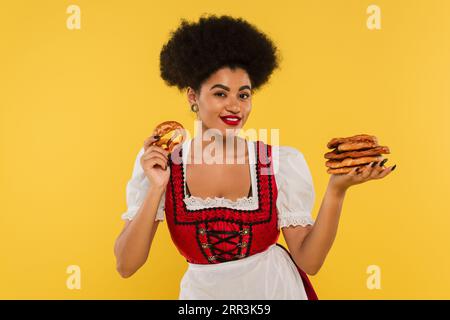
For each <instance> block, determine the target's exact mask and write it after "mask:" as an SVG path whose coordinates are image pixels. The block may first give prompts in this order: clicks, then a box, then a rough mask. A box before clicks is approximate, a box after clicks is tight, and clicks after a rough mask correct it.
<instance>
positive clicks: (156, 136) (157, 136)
mask: <svg viewBox="0 0 450 320" xmlns="http://www.w3.org/2000/svg"><path fill="white" fill-rule="evenodd" d="M153 138H155V139H159V138H161V136H159V135H154V136H153Z"/></svg>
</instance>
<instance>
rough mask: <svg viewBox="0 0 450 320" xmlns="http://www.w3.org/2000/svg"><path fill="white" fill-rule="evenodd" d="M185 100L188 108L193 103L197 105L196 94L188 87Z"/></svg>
mask: <svg viewBox="0 0 450 320" xmlns="http://www.w3.org/2000/svg"><path fill="white" fill-rule="evenodd" d="M187 98H188V102H189V105H190V106H191V105H193V104H194V103H198V97H197V93H196V92H195V90H194V89H192V88H191V87H188V89H187Z"/></svg>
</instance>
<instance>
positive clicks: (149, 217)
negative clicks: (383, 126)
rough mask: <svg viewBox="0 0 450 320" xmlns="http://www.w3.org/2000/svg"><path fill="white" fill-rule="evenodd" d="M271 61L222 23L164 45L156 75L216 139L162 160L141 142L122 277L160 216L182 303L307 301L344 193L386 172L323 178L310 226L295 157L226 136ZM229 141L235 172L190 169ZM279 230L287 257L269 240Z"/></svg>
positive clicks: (123, 240)
mask: <svg viewBox="0 0 450 320" xmlns="http://www.w3.org/2000/svg"><path fill="white" fill-rule="evenodd" d="M276 53H277V49H276V47H275V46H274V44H273V43H272V42H271V41H270V40H269V39H268V38H267V36H266V35H264V34H263V33H261V32H260V31H258V29H257V28H255V27H254V26H252V25H250V24H249V23H248V22H246V21H244V20H242V19H235V18H232V17H229V16H221V17H216V16H211V17H202V18H200V20H199V22H197V23H192V24H189V23H187V22H186V21H183V22H182V24H181V26H180V27H179V28H178V29H177V30H176V32H174V33H173V34H172V37H171V39H170V41H169V42H168V43H167V44H166V45H165V46H164V47H163V49H162V51H161V55H160V63H161V65H160V66H161V76H162V78H163V79H164V80H165V81H166V83H167V84H168V85H175V86H177V87H178V88H179V89H180V90H183V89H186V88H187V98H188V101H189V104H190V105H191V109H192V111H193V112H195V113H196V115H197V119H198V120H200V121H201V125H202V129H203V131H205V130H210V131H211V130H212V131H213V132H214V133H213V138H214V139H213V141H214V142H211V139H210V140H209V141H208V140H205V139H204V138H203V137H201V136H196V137H194V138H193V139H186V141H184V142H183V144H182V145H180V146H178V147H177V148H176V149H175V150H174V151H173V152H172V154H170V155H169V153H168V152H167V151H165V150H164V149H162V148H160V147H158V146H150V144H151V143H152V142H154V141H156V140H157V139H158V138H159V137H154V136H152V137H150V138H148V139H147V140H146V141H145V142H144V146H143V148H141V150H140V151H139V153H138V155H137V157H136V161H135V165H134V170H133V175H132V178H131V180H130V181H129V183H128V185H127V204H128V210H127V211H126V212H125V213H124V214H123V215H122V219H124V220H126V224H125V226H124V229H123V231H122V232H121V234H120V235H119V237H118V239H117V241H116V245H115V254H116V257H117V269H118V271H119V273H120V274H121V275H122V276H123V277H129V276H131V275H132V274H133V273H135V272H136V271H137V270H138V269H139V268H140V267H141V266H142V265H143V264H144V263H145V261H146V259H147V257H148V253H149V250H150V247H151V244H152V241H153V238H154V235H155V233H156V230H157V228H158V224H159V222H160V221H163V220H164V219H165V218H166V221H167V223H168V228H169V231H170V234H171V237H172V240H173V241H174V243H175V245H176V246H177V248H178V250H179V252H180V253H181V254H182V255H183V256H184V257H185V258H186V260H187V262H188V269H187V271H186V273H185V274H184V276H183V279H182V281H181V285H180V295H179V298H180V299H317V295H316V294H315V292H314V289H313V287H312V285H311V283H310V282H309V279H308V277H307V275H306V274H310V275H314V274H316V273H317V272H318V271H319V269H320V268H321V266H322V264H323V262H324V260H325V257H326V255H327V253H328V251H329V250H330V248H331V246H332V243H333V241H334V238H335V234H336V231H337V226H338V221H339V215H340V212H341V207H342V203H343V201H344V196H345V193H346V190H347V189H348V188H349V187H350V186H352V185H356V184H359V183H362V182H366V181H369V180H371V179H380V178H383V177H385V176H386V175H388V174H389V173H390V172H391V171H392V167H390V168H385V167H384V166H383V165H384V163H381V165H377V166H375V167H373V166H372V163H371V164H369V165H367V167H366V168H365V169H364V170H362V171H361V172H356V171H352V172H350V173H348V174H345V175H330V180H329V184H328V187H327V190H326V194H325V197H324V199H323V202H322V205H321V208H320V211H319V214H318V216H317V219H316V221H314V220H313V219H312V217H311V210H312V208H313V206H314V200H315V193H314V186H313V181H312V177H311V173H310V171H309V168H308V165H307V163H306V160H305V158H304V156H303V154H302V153H301V152H300V151H298V150H297V149H295V148H292V147H288V146H278V147H276V146H271V145H269V144H265V143H263V142H262V141H255V142H251V141H249V140H247V139H242V138H240V137H238V136H237V135H236V134H235V133H236V132H238V130H239V129H241V128H242V127H243V126H244V124H245V123H246V121H247V120H248V117H249V115H250V111H251V108H252V104H251V97H252V95H253V93H254V92H255V90H257V89H259V88H260V87H261V86H262V85H263V84H265V83H267V81H268V79H269V77H270V75H271V73H272V72H273V70H274V69H276V68H277V67H278V66H279V62H278V57H277V54H276ZM230 132H231V134H230ZM230 140H231V141H233V142H234V144H238V145H239V143H242V142H243V145H244V146H245V147H244V152H243V154H241V156H239V155H238V156H233V159H234V160H238V159H239V160H242V161H241V162H243V163H240V164H236V161H233V162H232V165H229V164H228V163H227V164H220V163H219V164H217V163H213V164H210V163H204V162H202V161H200V163H197V162H196V161H194V160H195V159H199V158H201V156H202V155H204V154H205V152H204V151H206V150H208V148H210V147H211V144H216V145H215V147H217V142H223V143H222V144H219V145H220V146H221V148H222V147H223V153H224V154H229V153H233V152H231V151H234V144H230V143H228V141H230ZM194 146H196V147H195V148H194ZM194 149H195V150H194ZM219 151H220V150H219ZM215 153H216V151H215ZM174 155H176V156H177V157H178V159H181V161H178V162H177V161H174V159H176V157H174ZM274 155H276V156H274ZM237 162H238V163H239V161H237ZM275 168H277V170H274V169H275ZM263 172H268V174H264V173H263ZM164 212H165V216H164ZM280 230H281V231H282V232H283V236H284V238H285V240H286V243H287V247H288V249H289V250H287V249H286V248H284V247H283V246H281V245H280V244H278V243H277V240H278V236H279V234H280Z"/></svg>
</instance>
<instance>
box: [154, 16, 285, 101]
mask: <svg viewBox="0 0 450 320" xmlns="http://www.w3.org/2000/svg"><path fill="white" fill-rule="evenodd" d="M170 35H171V37H170V39H169V41H168V42H167V43H166V44H165V45H164V46H163V48H162V49H161V52H160V72H161V77H162V79H163V80H164V81H165V83H166V84H167V85H169V86H176V87H177V88H178V89H179V90H180V91H182V90H183V89H185V88H187V87H191V88H193V89H194V90H195V91H197V92H199V91H200V87H201V85H202V83H203V81H205V80H206V79H207V78H208V77H209V76H210V75H212V74H213V73H214V72H216V71H217V70H219V69H221V68H222V67H230V68H231V69H234V68H236V67H240V68H242V69H244V70H245V71H246V72H247V74H248V75H249V78H250V81H251V85H252V89H253V90H258V88H260V87H261V86H262V85H264V84H265V83H266V82H267V81H268V80H269V77H270V75H271V74H272V72H273V71H274V69H276V68H278V67H279V56H278V55H277V53H278V51H277V47H276V46H275V45H274V43H273V42H272V41H271V40H270V39H269V38H268V37H267V36H266V35H265V34H264V33H262V32H260V31H259V30H258V29H257V28H256V27H254V26H253V25H251V24H249V23H248V22H247V21H245V20H243V19H241V18H233V17H230V16H228V15H223V16H220V17H217V16H215V15H211V16H209V17H208V16H204V15H203V16H201V17H200V19H199V21H198V22H197V23H189V22H187V21H186V20H185V19H181V25H180V26H179V27H178V29H176V30H175V31H172V32H171V33H170Z"/></svg>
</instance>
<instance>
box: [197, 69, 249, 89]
mask: <svg viewBox="0 0 450 320" xmlns="http://www.w3.org/2000/svg"><path fill="white" fill-rule="evenodd" d="M217 83H220V84H224V85H226V86H228V87H230V88H232V89H233V87H236V88H239V87H240V86H243V85H249V86H250V85H251V82H250V78H249V76H248V73H247V72H246V71H245V70H244V69H242V68H235V69H231V68H229V67H224V68H221V69H219V70H217V71H216V72H214V73H213V74H212V75H211V76H210V77H209V78H208V79H207V80H206V81H205V82H204V84H205V85H207V86H209V87H211V86H213V85H215V84H217Z"/></svg>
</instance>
